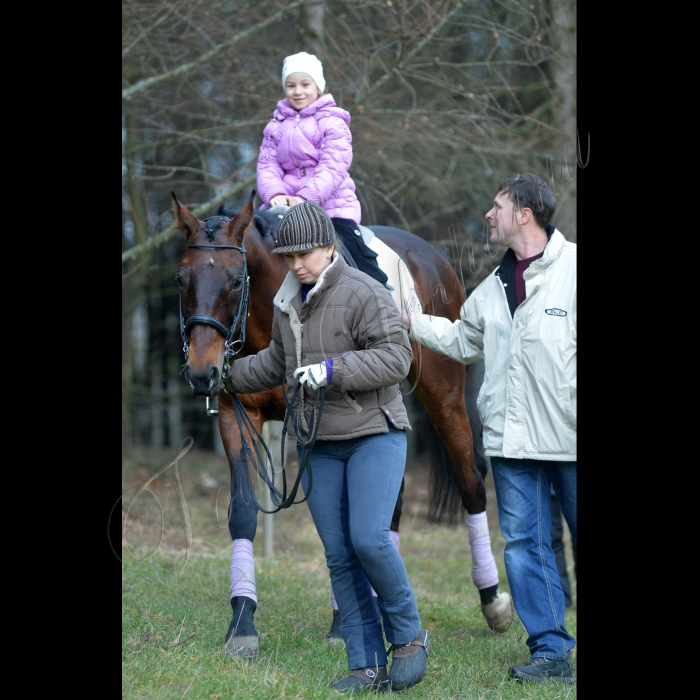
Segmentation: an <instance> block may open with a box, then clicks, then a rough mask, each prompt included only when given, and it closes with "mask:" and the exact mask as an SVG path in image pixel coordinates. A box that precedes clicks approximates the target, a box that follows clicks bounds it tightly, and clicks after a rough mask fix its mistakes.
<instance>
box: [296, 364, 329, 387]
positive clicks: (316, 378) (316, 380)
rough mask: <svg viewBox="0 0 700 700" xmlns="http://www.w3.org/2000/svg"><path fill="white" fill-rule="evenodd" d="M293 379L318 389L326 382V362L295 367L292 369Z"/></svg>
mask: <svg viewBox="0 0 700 700" xmlns="http://www.w3.org/2000/svg"><path fill="white" fill-rule="evenodd" d="M294 379H296V380H297V381H298V382H299V383H301V384H306V385H307V386H310V387H311V388H312V389H319V388H320V387H322V386H326V384H328V375H327V374H326V363H325V362H320V363H319V364H317V365H307V366H306V367H297V368H296V369H295V370H294Z"/></svg>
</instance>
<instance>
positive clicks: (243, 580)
mask: <svg viewBox="0 0 700 700" xmlns="http://www.w3.org/2000/svg"><path fill="white" fill-rule="evenodd" d="M229 573H230V574H231V598H235V597H236V596H239V595H243V596H246V598H250V599H251V600H254V601H255V603H256V604H257V602H258V596H257V594H256V592H255V559H254V557H253V543H252V542H251V541H250V540H234V541H233V552H232V553H231V567H230V568H229Z"/></svg>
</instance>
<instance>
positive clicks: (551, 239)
mask: <svg viewBox="0 0 700 700" xmlns="http://www.w3.org/2000/svg"><path fill="white" fill-rule="evenodd" d="M547 239H548V240H547V245H545V247H544V252H543V254H542V257H541V258H540V259H539V260H535V262H534V263H532V265H537V266H538V267H539V268H540V269H542V270H544V269H545V268H547V267H549V266H550V265H551V264H552V263H553V262H554V261H555V260H556V259H557V258H558V257H559V256H560V255H561V251H562V250H563V248H564V244H565V243H566V239H565V238H564V236H562V234H561V233H560V232H559V231H558V230H557V229H556V228H554V226H552V224H550V225H549V226H547ZM517 261H518V259H517V258H516V257H515V253H514V252H513V251H512V250H511V249H510V248H508V250H506V252H505V253H504V255H503V257H502V258H501V262H500V263H499V265H498V267H497V268H496V269H495V270H494V274H495V275H497V276H498V277H500V278H501V282H502V283H503V286H504V289H505V292H506V299H507V300H508V307H509V308H510V315H511V316H514V315H515V309H516V308H517V303H516V298H515V263H516V262H517ZM528 269H529V268H528Z"/></svg>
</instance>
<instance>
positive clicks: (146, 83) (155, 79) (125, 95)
mask: <svg viewBox="0 0 700 700" xmlns="http://www.w3.org/2000/svg"><path fill="white" fill-rule="evenodd" d="M460 1H461V0H460ZM304 2H306V0H293V1H292V2H290V3H289V5H286V6H285V7H283V8H282V9H281V10H278V11H277V12H275V14H274V15H270V16H269V17H268V18H267V19H265V20H263V21H262V22H258V24H255V25H253V26H252V27H248V29H246V30H244V31H242V32H239V33H238V34H236V35H235V36H232V37H231V38H230V39H229V40H228V41H225V42H223V44H219V45H218V46H215V47H214V48H213V49H212V50H211V51H207V53H205V54H202V55H201V56H200V57H199V58H198V59H197V60H196V61H192V62H191V63H184V64H182V65H181V66H178V67H177V68H174V69H173V70H169V71H166V72H165V73H161V74H160V75H154V76H152V77H150V78H145V79H144V80H140V81H139V82H138V83H135V84H134V85H132V86H131V87H128V88H124V90H122V99H123V100H126V101H129V100H131V99H132V98H133V97H135V96H136V95H138V94H139V93H142V92H144V91H145V90H147V89H148V88H149V87H152V86H153V85H157V84H158V83H162V82H164V81H166V80H170V79H171V78H177V77H180V76H182V75H187V74H188V73H191V72H192V71H194V70H196V69H197V68H199V67H200V66H202V65H204V64H205V63H207V62H208V61H211V59H212V58H214V57H215V56H218V55H219V54H220V53H223V52H224V51H226V49H228V48H230V47H231V46H234V45H235V44H237V43H238V42H239V41H242V40H243V39H245V38H246V37H248V36H250V35H251V34H254V33H255V32H257V31H260V30H261V29H264V28H265V27H267V25H268V24H272V23H273V22H274V21H276V20H278V19H279V18H280V17H281V16H282V15H284V14H285V13H287V12H289V11H290V10H293V9H294V8H296V7H299V5H303V4H304Z"/></svg>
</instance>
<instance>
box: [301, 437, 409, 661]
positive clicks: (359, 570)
mask: <svg viewBox="0 0 700 700" xmlns="http://www.w3.org/2000/svg"><path fill="white" fill-rule="evenodd" d="M297 453H298V454H299V458H300V459H301V450H300V448H299V446H298V445H297ZM309 465H310V467H311V471H312V486H311V494H310V495H309V498H308V501H307V502H308V504H309V510H310V512H311V517H312V518H313V521H314V524H315V525H316V530H317V531H318V534H319V537H320V538H321V542H323V547H324V551H325V554H326V564H327V565H328V569H329V571H330V577H331V585H332V586H333V593H334V595H335V599H336V602H337V603H338V610H339V611H340V615H341V617H342V619H343V623H342V625H341V627H340V634H341V636H342V637H343V639H344V640H345V641H346V645H345V649H346V652H347V655H348V667H349V668H350V670H353V669H356V668H363V667H366V666H385V665H386V663H387V655H386V648H385V645H384V636H383V635H382V622H380V620H379V616H378V615H377V609H376V606H375V604H374V596H373V595H372V587H373V588H374V590H375V591H376V592H377V595H378V600H377V603H378V605H379V609H380V611H381V615H382V621H383V623H384V634H385V635H386V639H387V641H388V642H389V644H408V643H409V642H410V641H412V640H413V639H415V638H416V637H417V636H418V634H419V632H420V631H421V621H420V615H419V614H418V608H417V607H416V602H415V599H414V597H413V589H412V588H411V585H410V584H409V582H408V576H407V574H406V567H405V566H404V563H403V560H402V559H401V557H400V556H399V552H398V550H397V549H396V547H395V546H394V544H393V543H392V541H391V539H390V538H389V526H390V524H391V517H392V515H393V513H394V507H395V505H396V499H397V498H398V495H399V489H400V488H401V480H402V478H403V473H404V468H405V465H406V433H405V432H404V431H403V430H397V429H396V428H394V427H393V426H392V425H389V432H388V433H380V434H377V435H368V436H365V437H359V438H353V439H352V440H337V441H324V442H322V441H318V442H316V444H315V445H314V448H313V451H312V452H311V455H310V460H309ZM307 473H308V471H305V472H304V475H303V477H302V486H303V487H304V491H305V492H308V491H307V487H308V479H307V478H306V477H307ZM370 584H371V585H370Z"/></svg>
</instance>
